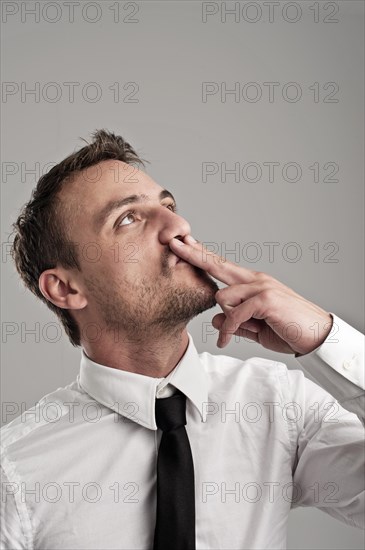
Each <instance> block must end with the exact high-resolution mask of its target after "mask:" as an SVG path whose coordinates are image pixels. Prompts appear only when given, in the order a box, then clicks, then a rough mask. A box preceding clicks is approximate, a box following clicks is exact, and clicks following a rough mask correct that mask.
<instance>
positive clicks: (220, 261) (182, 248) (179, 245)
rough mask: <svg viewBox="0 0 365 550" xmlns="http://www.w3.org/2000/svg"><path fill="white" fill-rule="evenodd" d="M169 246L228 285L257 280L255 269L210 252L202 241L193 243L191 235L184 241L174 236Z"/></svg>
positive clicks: (177, 253)
mask: <svg viewBox="0 0 365 550" xmlns="http://www.w3.org/2000/svg"><path fill="white" fill-rule="evenodd" d="M169 246H170V248H171V250H172V251H173V252H174V254H176V255H177V256H179V257H180V258H182V259H183V260H185V261H186V262H189V263H190V264H192V265H195V266H197V267H200V268H201V269H204V271H206V272H207V273H209V274H210V275H212V276H213V277H215V278H216V279H218V280H219V281H221V282H222V283H225V284H226V285H233V284H237V283H252V282H253V281H254V280H255V272H254V271H253V270H251V269H247V268H245V267H241V266H239V265H237V264H234V263H233V262H229V261H228V260H226V259H225V258H223V257H222V256H219V255H218V254H214V253H213V252H210V251H209V250H207V249H206V248H204V246H203V245H202V244H201V243H200V242H195V243H193V242H192V241H191V240H189V236H187V237H185V238H184V241H183V242H182V241H179V240H178V239H175V238H173V239H171V240H170V241H169Z"/></svg>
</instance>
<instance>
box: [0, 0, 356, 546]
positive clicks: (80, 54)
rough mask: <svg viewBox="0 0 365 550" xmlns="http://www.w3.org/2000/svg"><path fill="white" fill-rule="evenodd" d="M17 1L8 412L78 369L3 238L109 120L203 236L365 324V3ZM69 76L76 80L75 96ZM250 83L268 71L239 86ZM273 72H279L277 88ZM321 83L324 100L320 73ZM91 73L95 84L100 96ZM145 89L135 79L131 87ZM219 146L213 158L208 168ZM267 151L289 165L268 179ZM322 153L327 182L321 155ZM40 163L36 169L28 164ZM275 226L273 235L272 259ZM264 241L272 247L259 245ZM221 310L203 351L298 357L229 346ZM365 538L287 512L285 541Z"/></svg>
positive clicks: (8, 134) (5, 163)
mask: <svg viewBox="0 0 365 550" xmlns="http://www.w3.org/2000/svg"><path fill="white" fill-rule="evenodd" d="M3 4H10V3H3ZM11 4H12V6H11V7H10V8H9V7H8V8H7V10H12V11H13V10H14V13H13V15H10V14H9V12H8V11H7V12H6V13H8V15H7V14H6V13H5V12H4V5H3V13H2V32H3V38H2V46H3V53H2V81H3V86H4V83H7V84H6V91H7V92H9V90H10V89H11V87H12V91H13V93H12V94H9V93H8V94H7V95H3V98H2V103H1V108H2V121H3V122H2V136H3V139H2V147H1V155H2V186H1V193H2V264H1V267H2V291H1V298H2V310H1V311H2V330H3V337H2V342H3V346H2V374H1V382H2V400H3V401H4V402H6V403H7V402H13V403H14V404H15V406H19V412H18V413H17V414H14V415H10V416H8V417H4V415H2V419H1V420H2V424H6V423H7V422H9V421H10V420H12V419H13V418H15V416H18V414H19V413H20V412H21V411H22V410H24V409H27V408H29V407H31V406H33V405H34V404H35V403H36V402H37V401H38V400H39V399H40V398H41V397H42V396H43V395H45V394H46V393H49V392H51V391H53V390H54V389H56V388H58V387H60V386H64V385H66V384H68V383H70V382H71V381H72V380H73V379H74V378H75V377H76V375H77V373H78V368H79V359H80V350H79V349H75V348H73V347H72V346H71V344H70V343H69V341H68V340H67V338H66V336H64V335H63V333H62V335H61V334H60V333H58V332H57V330H56V328H55V327H54V326H53V325H52V324H53V323H55V322H56V318H55V317H53V315H52V313H51V312H50V311H49V310H48V309H47V308H46V306H44V305H43V304H41V303H40V302H38V301H37V300H36V299H35V298H34V297H33V296H32V295H31V294H30V293H29V291H27V290H24V288H23V286H22V284H21V282H20V280H19V277H18V275H17V273H16V272H15V268H14V267H13V265H12V263H11V259H10V258H9V256H8V254H7V245H6V241H7V240H8V238H9V234H10V227H11V223H12V222H13V221H14V220H15V218H16V216H17V213H18V211H19V209H20V207H21V206H22V205H23V204H24V203H25V202H26V201H27V200H28V199H29V197H30V193H31V190H32V189H33V187H34V186H35V184H36V181H37V179H38V176H39V175H41V174H42V172H43V171H47V169H48V168H49V167H48V168H47V163H49V162H53V163H55V162H58V161H60V160H61V159H62V158H64V157H65V156H66V155H68V154H69V153H71V152H72V151H74V150H75V149H78V148H79V147H81V146H83V145H84V142H82V141H81V140H80V139H78V138H79V137H84V138H88V137H89V136H90V133H91V132H92V131H93V130H95V129H97V128H107V129H109V130H112V131H114V132H116V133H119V134H121V135H122V136H123V137H124V138H125V139H127V140H128V141H129V142H130V143H131V144H132V145H133V146H134V147H135V148H136V149H137V151H138V152H139V154H140V155H142V156H143V157H144V158H147V159H148V160H150V161H151V164H150V165H148V167H147V172H148V173H149V174H150V175H151V176H152V177H153V178H154V180H155V181H156V182H157V183H158V184H159V185H161V186H164V187H167V188H168V189H170V190H171V191H172V192H173V193H174V195H175V196H176V198H177V201H178V207H179V212H180V213H181V214H182V215H184V216H185V217H186V218H187V219H188V220H189V222H190V224H191V226H192V233H193V235H194V236H195V237H196V238H198V239H199V240H200V241H203V242H205V243H208V242H209V243H215V246H216V247H218V248H217V250H218V251H219V253H221V254H222V255H226V257H227V259H229V260H231V261H235V262H236V263H240V264H241V265H243V266H246V267H249V268H252V269H255V270H260V271H265V272H267V273H269V274H271V275H273V276H274V277H275V278H277V279H279V280H280V281H282V282H283V283H285V284H286V285H288V286H290V287H291V288H293V289H294V290H295V291H296V292H298V293H299V294H301V295H303V296H304V297H305V298H307V299H308V300H310V301H313V302H314V303H316V304H318V305H320V306H321V307H322V308H324V309H326V310H327V311H332V312H334V313H336V314H337V315H338V316H340V317H341V318H343V319H344V320H346V321H347V322H348V323H350V324H351V325H353V326H354V327H355V328H357V329H358V330H361V331H363V330H364V310H363V303H364V294H363V292H364V291H363V280H364V257H363V249H364V238H363V235H364V215H363V198H364V197H363V179H364V170H363V168H364V164H363V150H364V125H363V120H364V106H363V94H364V73H363V66H364V53H363V51H364V29H363V24H364V4H363V2H361V1H340V2H329V3H328V2H319V3H317V4H315V3H314V2H295V3H291V4H292V5H291V6H288V2H280V5H279V6H278V7H276V8H275V12H274V16H273V18H272V21H271V22H270V21H269V8H268V6H265V4H264V3H262V2H260V4H259V3H258V2H253V3H251V4H252V5H251V7H249V6H247V2H240V3H239V13H238V15H236V16H234V15H227V17H226V22H224V17H223V15H222V14H223V10H224V7H223V4H224V3H221V2H213V3H211V5H212V6H213V8H215V9H216V10H217V13H216V14H215V15H211V16H208V17H207V21H206V22H203V16H202V9H203V6H202V3H201V2H197V1H194V2H189V1H188V2H182V1H178V2H155V1H145V2H141V1H138V2H129V3H128V2H119V10H120V11H119V22H118V20H116V21H115V20H114V19H116V18H117V14H116V12H115V9H116V7H115V6H116V4H117V2H94V3H90V2H88V3H87V2H80V3H79V6H78V7H75V12H74V21H73V22H71V21H70V16H69V15H70V13H69V11H68V9H69V8H67V6H65V5H64V3H63V2H58V5H59V6H58V9H56V7H55V6H54V2H53V3H52V2H41V3H40V5H41V9H40V12H39V21H36V20H35V16H34V15H33V16H32V15H30V14H29V13H27V12H26V11H24V10H25V8H24V5H26V7H27V8H28V9H30V8H31V7H34V2H18V3H17V2H12V3H11ZM21 4H23V13H22V6H21ZM46 4H48V6H46V7H45V5H46ZM86 4H88V6H85V5H86ZM91 4H94V5H91ZM95 4H97V6H95ZM245 4H246V6H245ZM293 4H295V5H293ZM112 6H114V8H113V9H114V12H113V11H112V10H111V7H112ZM232 6H234V2H227V3H226V7H227V8H232ZM311 6H312V9H311ZM313 6H316V7H315V8H313ZM81 7H82V8H83V10H82V9H81ZM16 8H18V11H17V13H15V11H16ZM260 9H261V10H262V12H261V15H260ZM315 9H317V12H315V11H314V10H315ZM133 12H134V13H133ZM300 12H301V13H300ZM336 12H337V13H336ZM255 17H256V18H257V21H256V22H253V21H254V19H255ZM296 17H298V20H297V21H296V22H294V19H295V18H296ZM235 18H236V21H235ZM93 19H95V22H94V23H93V22H91V21H92V20H93ZM132 19H134V22H133V21H131V20H132ZM222 19H223V20H222ZM286 19H290V20H291V21H292V22H289V21H287V20H286ZM334 19H337V20H338V21H337V22H334V21H333V20H334ZM51 21H54V22H53V23H52V22H51ZM65 82H75V83H79V85H78V86H75V88H74V91H75V95H74V100H73V101H70V97H69V93H68V91H69V88H67V85H65V84H64V83H65ZM131 82H132V83H135V84H128V83H131ZM203 82H215V83H216V86H217V87H218V89H219V90H221V86H222V84H221V83H223V82H225V83H226V87H227V89H229V88H232V87H233V86H234V83H235V82H238V83H239V84H240V86H241V89H242V90H243V92H242V94H241V95H240V97H239V98H235V97H233V96H232V95H227V96H226V98H224V97H223V99H226V101H222V97H221V95H220V93H216V94H215V95H211V96H208V97H207V100H206V101H203V98H202V83H203ZM249 82H251V83H252V82H254V83H256V84H255V85H254V86H253V85H252V86H251V87H249V88H247V86H246V88H245V84H247V83H249ZM264 82H266V83H267V82H277V83H278V86H277V87H275V94H274V98H271V99H272V101H271V100H270V98H269V87H268V86H265V85H264V84H263V83H264ZM289 82H295V83H296V88H297V89H300V90H301V92H302V97H301V98H300V99H299V100H298V101H296V102H294V101H290V99H291V98H293V97H294V95H293V93H294V87H293V86H291V87H289V88H285V84H286V83H289ZM315 82H317V83H318V85H317V86H318V89H319V96H318V97H316V98H315V97H314V91H313V90H310V89H309V87H310V86H313V84H314V83H315ZM328 82H334V83H336V86H337V89H338V91H337V92H336V93H335V94H334V95H333V96H332V99H337V100H338V101H337V102H328V99H331V97H329V96H328V94H329V93H330V92H331V91H332V90H334V88H333V87H332V88H331V87H329V88H327V89H326V88H325V87H326V83H328ZM35 83H39V90H40V91H39V96H38V97H34V95H33V96H32V95H29V94H28V95H24V93H23V96H22V94H21V88H22V86H23V88H24V87H25V88H26V89H30V88H32V87H33V88H34V87H35V86H36V84H35ZM49 83H55V84H53V85H50V84H49ZM88 83H96V84H93V85H90V84H88ZM115 83H118V88H119V91H120V97H119V101H117V100H116V99H117V98H115V97H114V93H113V91H112V90H111V89H110V88H109V87H110V86H113V85H114V86H113V87H114V89H116V85H115ZM85 85H86V86H85ZM123 86H125V89H123ZM17 87H18V88H17ZM96 89H98V90H99V93H100V92H101V96H100V97H99V98H98V100H95V101H94V100H93V99H94V97H95V91H96ZM17 90H19V91H17ZM82 90H83V93H82ZM133 90H138V91H137V93H136V94H134V96H132V95H131V92H132V91H133ZM255 90H256V91H257V90H259V91H260V90H261V92H262V97H261V99H259V100H258V101H256V102H253V101H249V100H248V99H249V98H251V99H252V98H253V93H254V91H255ZM23 91H24V90H23ZM57 91H58V94H60V93H61V95H60V96H59V97H58V98H57V97H56V95H55V93H56V92H57ZM286 92H287V95H285V94H286ZM245 93H246V95H245ZM247 94H248V95H247ZM283 94H284V95H283ZM54 98H55V100H53V99H54ZM131 99H133V100H134V101H133V102H131ZM235 99H237V101H235ZM207 162H210V163H215V164H213V165H212V166H216V167H217V169H219V171H218V173H217V174H215V175H213V176H209V177H208V178H207V181H203V180H204V178H203V176H202V171H203V165H204V163H207ZM268 162H278V163H280V166H279V167H277V168H276V171H275V175H274V181H269V178H268V167H267V165H266V167H265V165H264V163H268ZM291 162H295V163H297V165H299V167H300V170H301V171H302V176H301V178H300V180H299V181H297V182H293V181H286V179H294V175H293V174H294V172H290V169H289V171H288V172H287V173H285V170H284V175H283V167H284V165H286V164H287V163H291ZM316 162H317V163H318V166H319V167H320V170H319V181H318V182H316V181H314V171H313V168H312V169H310V168H309V167H310V166H313V165H314V163H316ZM329 162H331V163H335V164H336V165H337V166H338V173H337V174H336V175H334V176H332V179H336V178H337V180H338V181H335V182H334V181H327V180H325V176H327V179H328V176H330V172H331V170H332V168H331V167H332V166H334V165H326V163H329ZM22 163H23V164H22ZM37 163H38V165H37ZM222 163H226V165H227V168H231V167H232V166H233V165H234V164H235V163H239V166H240V168H242V169H243V170H245V169H248V167H247V163H257V164H258V165H259V166H260V167H261V169H262V177H261V178H260V179H259V180H258V181H256V182H254V181H247V180H249V179H251V180H252V179H253V178H254V174H253V172H252V171H251V172H250V169H248V170H249V171H248V172H247V173H246V176H247V177H246V179H245V178H244V177H243V176H242V173H241V174H240V176H239V177H238V180H239V181H235V177H234V176H233V175H227V178H226V181H224V179H223V178H222V175H221V170H220V167H221V164H222ZM245 165H246V167H245ZM37 167H38V168H37ZM32 168H33V169H34V168H36V169H38V171H40V174H35V175H34V174H31V173H27V170H31V169H32ZM251 170H253V168H252V165H251ZM9 171H10V172H11V171H13V172H14V173H13V174H11V173H9ZM247 174H248V175H247ZM285 176H286V179H285ZM252 242H253V243H256V244H255V245H254V247H251V248H250V247H249V246H248V243H252ZM265 242H266V243H267V242H276V243H279V244H278V246H276V247H275V254H274V257H273V258H270V257H269V247H268V246H267V245H264V244H263V243H265ZM293 242H294V243H296V250H297V251H299V252H300V253H301V257H300V258H299V259H298V261H291V260H292V259H293V258H294V257H295V249H294V247H293V246H290V245H289V246H288V245H287V243H293ZM235 243H239V244H238V245H235ZM314 243H318V244H314ZM328 243H334V244H328ZM235 246H239V247H240V249H241V253H239V252H237V254H238V256H235V255H234V254H232V253H231V254H229V253H228V252H227V253H226V252H225V251H229V250H232V249H234V248H235ZM224 247H225V248H224ZM315 247H318V253H319V254H318V257H315V255H314V254H315V252H314V249H315ZM242 250H243V251H242ZM260 250H261V258H258V259H257V261H253V260H254V257H255V254H256V253H257V252H258V251H260ZM220 286H224V285H223V284H221V283H220ZM219 311H220V308H218V306H217V307H216V308H215V309H214V310H209V311H208V312H205V313H204V314H202V315H200V316H198V317H197V318H196V319H194V320H193V321H192V322H191V323H190V325H189V332H190V333H191V334H192V335H193V337H194V341H195V344H196V346H197V348H198V350H199V351H204V350H207V351H210V352H211V353H217V354H219V353H222V354H224V355H231V356H235V357H241V358H246V357H249V356H261V357H269V358H277V359H278V360H281V361H284V362H286V364H287V365H288V366H289V368H300V366H299V364H298V363H297V361H296V360H295V358H294V357H293V356H288V355H284V354H278V353H274V352H271V351H269V350H265V349H264V348H262V347H260V346H259V345H257V344H255V343H253V342H248V341H247V340H246V341H245V340H242V339H241V340H240V341H239V340H238V339H237V341H235V340H234V339H232V342H231V343H230V345H229V346H228V347H227V348H224V350H222V351H220V350H219V349H218V348H217V347H216V345H215V343H216V339H217V333H216V331H214V334H207V331H209V322H210V320H211V319H212V317H213V315H214V314H215V313H218V312H219ZM11 323H12V324H11ZM37 323H38V325H37ZM49 323H51V324H49ZM11 329H13V330H14V331H15V333H14V334H13V335H11V334H9V331H10V330H11ZM32 330H35V333H34V334H31V332H30V331H32ZM213 330H214V329H213ZM363 542H364V537H363V532H362V531H360V530H358V529H354V528H351V527H347V526H346V525H344V524H341V523H340V522H339V521H336V520H334V519H333V518H331V517H330V516H327V514H325V513H323V512H321V511H318V510H316V509H303V508H302V509H299V510H298V509H297V510H294V511H292V512H291V515H290V521H289V533H288V548H302V549H303V548H348V549H350V548H362V546H363Z"/></svg>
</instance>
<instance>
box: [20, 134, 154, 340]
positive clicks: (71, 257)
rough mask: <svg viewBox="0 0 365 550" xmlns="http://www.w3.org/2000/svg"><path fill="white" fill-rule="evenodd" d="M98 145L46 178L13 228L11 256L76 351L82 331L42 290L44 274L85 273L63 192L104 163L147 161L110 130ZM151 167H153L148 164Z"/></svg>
mask: <svg viewBox="0 0 365 550" xmlns="http://www.w3.org/2000/svg"><path fill="white" fill-rule="evenodd" d="M92 137H93V140H92V141H91V143H88V142H87V141H86V140H85V139H83V138H80V139H83V141H85V142H86V143H88V145H86V146H84V147H82V148H81V149H79V150H78V151H76V152H75V153H72V154H71V155H69V156H68V157H66V158H65V159H64V160H63V161H62V162H60V163H58V164H56V166H53V167H52V168H51V170H49V172H47V173H46V174H44V175H42V177H41V178H40V179H39V180H38V182H37V185H36V187H35V188H34V189H33V191H32V195H31V198H30V200H29V202H28V203H27V204H26V205H25V206H24V207H23V209H22V211H21V213H20V215H19V217H18V219H17V220H16V222H15V223H13V224H12V228H13V232H12V233H14V232H15V237H14V240H13V242H12V244H11V251H10V252H11V256H12V258H13V260H14V262H15V266H16V269H17V271H18V273H19V275H20V276H21V278H22V280H23V282H24V284H25V286H26V287H27V288H28V289H29V290H30V291H31V292H32V293H33V294H35V296H37V297H38V298H40V299H41V300H42V301H43V302H44V303H45V304H46V305H47V306H48V307H49V309H50V310H51V311H53V312H54V313H55V314H56V315H57V317H58V318H59V319H60V321H61V323H62V325H63V327H64V329H65V332H66V334H67V336H68V337H69V339H70V341H71V343H72V345H73V346H80V345H81V343H80V330H79V327H78V325H77V323H76V321H75V319H74V318H73V317H72V316H71V314H70V313H69V311H68V310H67V309H62V308H59V307H57V306H56V305H54V304H53V303H52V302H50V301H49V300H47V299H46V298H45V297H44V296H43V294H42V292H41V291H40V289H39V285H38V281H39V277H40V275H41V273H42V272H43V271H45V270H46V269H51V268H54V267H56V266H57V265H59V266H61V267H64V268H76V269H78V270H79V271H80V264H79V258H78V252H77V248H76V246H75V244H74V243H72V241H71V240H70V239H69V237H68V234H67V229H66V224H65V222H64V220H63V217H62V215H61V211H60V206H61V203H60V200H59V196H58V195H59V192H60V191H61V189H62V187H63V185H64V184H65V183H66V182H67V181H69V180H70V179H72V177H74V176H75V175H77V174H78V173H80V172H81V171H82V170H85V169H86V168H89V167H90V166H94V165H95V164H98V163H99V162H101V161H103V160H108V159H115V160H120V161H123V162H125V163H127V164H132V165H133V164H140V165H142V166H144V161H143V160H142V159H141V158H140V157H139V156H138V155H137V153H136V152H135V150H134V149H133V148H132V147H131V146H130V145H129V143H127V142H126V141H125V140H124V139H123V138H122V137H121V136H117V135H115V134H113V133H112V132H108V131H107V130H104V129H102V130H96V131H95V132H94V133H93V134H92ZM146 162H148V161H146Z"/></svg>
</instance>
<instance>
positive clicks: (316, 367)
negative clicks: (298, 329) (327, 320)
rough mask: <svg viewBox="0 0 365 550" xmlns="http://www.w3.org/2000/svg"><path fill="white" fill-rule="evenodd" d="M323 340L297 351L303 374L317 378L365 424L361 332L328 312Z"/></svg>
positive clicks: (362, 341) (364, 388) (317, 380)
mask: <svg viewBox="0 0 365 550" xmlns="http://www.w3.org/2000/svg"><path fill="white" fill-rule="evenodd" d="M331 316H332V318H333V326H332V330H331V332H330V334H329V335H328V337H327V338H326V340H325V341H324V342H323V343H322V344H321V345H320V346H319V347H318V348H316V349H315V350H313V351H312V352H311V353H307V354H306V355H299V354H296V355H295V358H296V359H297V361H298V362H299V363H300V365H301V367H302V368H303V371H304V373H305V374H308V375H309V377H310V378H311V379H312V381H314V382H317V383H318V384H319V385H320V386H322V387H323V388H324V389H325V390H327V391H328V392H329V393H330V394H331V395H333V396H334V397H335V398H336V400H337V401H338V402H339V403H340V404H341V406H343V407H344V408H345V409H347V410H348V411H351V412H353V413H354V414H356V415H357V416H358V417H359V419H360V420H361V422H362V423H363V425H364V426H365V412H364V409H365V391H364V390H365V383H364V372H365V368H364V343H365V339H364V335H363V334H362V333H361V332H359V331H358V330H356V329H355V328H353V327H352V326H351V325H349V324H348V323H346V322H345V321H343V320H342V319H340V317H337V315H335V314H334V313H331Z"/></svg>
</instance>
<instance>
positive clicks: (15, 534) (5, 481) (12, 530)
mask: <svg viewBox="0 0 365 550" xmlns="http://www.w3.org/2000/svg"><path fill="white" fill-rule="evenodd" d="M17 485H18V484H17V483H14V482H11V481H10V480H9V477H8V476H7V475H6V474H5V471H4V468H3V466H1V502H0V525H1V529H0V548H1V550H18V549H21V550H23V549H26V548H29V546H28V544H27V541H26V537H25V536H24V530H23V527H22V519H21V512H20V513H19V510H18V505H17V501H16V497H15V494H16V493H19V492H20V488H19V487H18V486H17ZM23 506H24V504H23Z"/></svg>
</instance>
